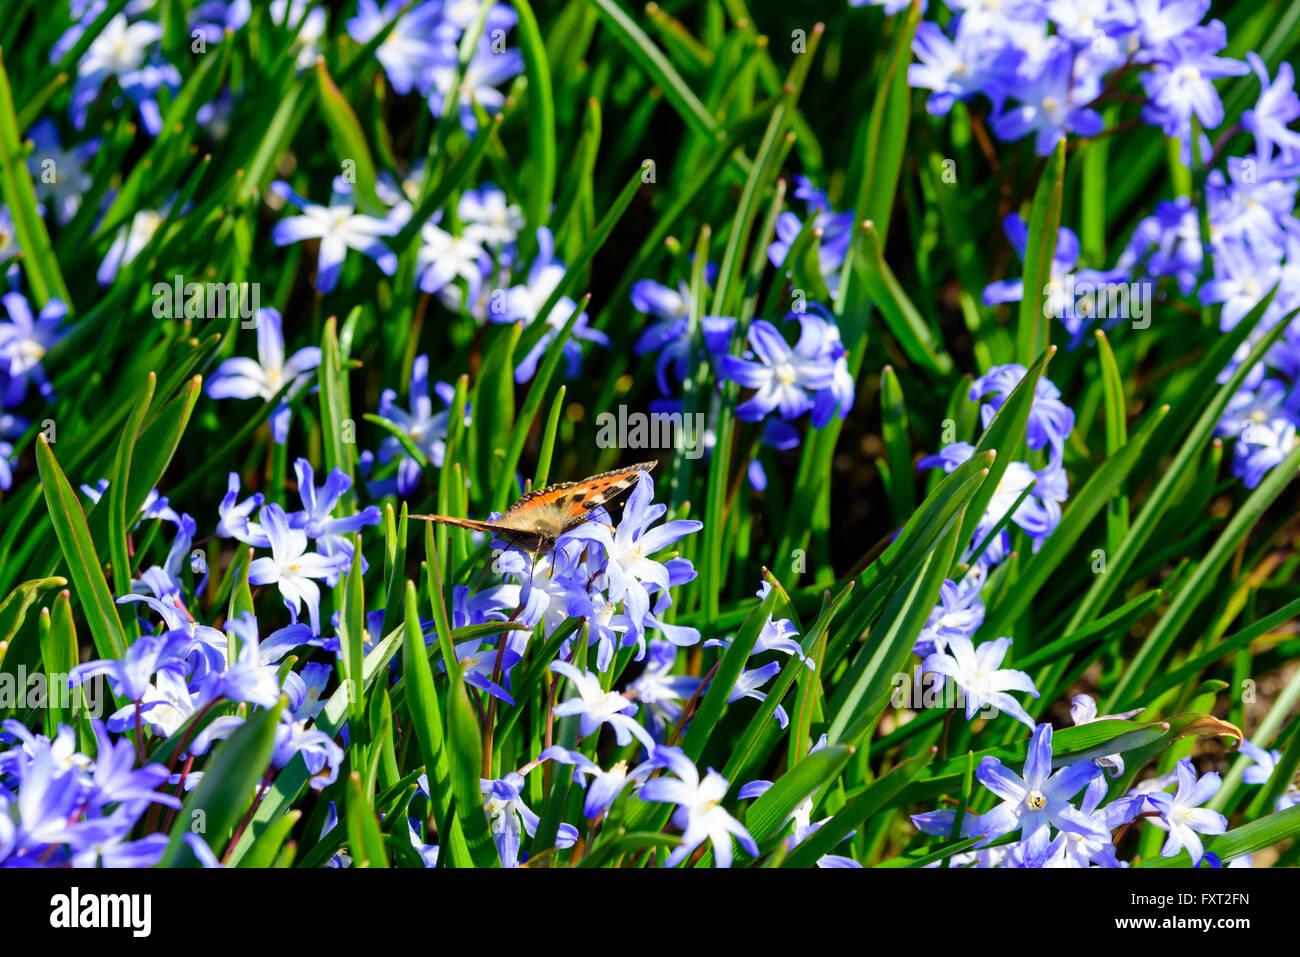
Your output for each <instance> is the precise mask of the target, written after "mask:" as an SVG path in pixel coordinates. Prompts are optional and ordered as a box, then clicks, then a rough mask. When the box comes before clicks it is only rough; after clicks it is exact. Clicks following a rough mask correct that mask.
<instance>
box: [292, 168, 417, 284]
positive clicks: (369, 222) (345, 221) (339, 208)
mask: <svg viewBox="0 0 1300 957" xmlns="http://www.w3.org/2000/svg"><path fill="white" fill-rule="evenodd" d="M271 190H272V192H274V193H275V194H276V195H277V196H280V197H282V198H283V199H285V200H287V201H288V202H289V203H291V204H292V205H293V206H295V207H297V208H298V209H299V210H301V212H302V215H300V216H290V217H289V218H288V219H282V220H280V221H279V222H278V223H276V224H275V228H274V229H273V230H271V240H272V241H273V242H274V243H275V244H276V245H277V246H288V245H291V244H293V243H300V242H303V241H304V240H307V239H318V240H320V254H319V256H318V257H317V263H316V288H317V289H318V290H320V291H321V292H333V291H334V288H335V286H337V285H338V281H339V274H340V273H341V272H342V270H343V259H344V257H345V256H346V255H347V251H348V250H349V249H355V250H356V251H357V252H359V253H362V254H364V255H366V256H368V257H370V258H371V259H373V260H374V261H375V262H376V263H378V264H379V269H380V271H381V272H383V273H384V274H385V275H388V276H391V275H392V274H393V273H395V272H396V271H397V254H396V253H394V252H393V251H392V250H390V249H389V248H388V247H387V246H385V245H384V243H383V242H382V240H381V239H380V238H379V237H381V236H392V235H393V234H394V233H396V232H397V231H398V229H399V228H400V227H399V226H398V224H397V223H395V222H393V221H392V220H390V219H377V218H376V217H374V216H366V215H363V214H361V213H358V212H357V211H356V206H355V204H354V203H353V200H352V186H351V184H350V183H348V181H347V180H345V179H344V178H343V177H342V176H336V177H334V192H333V195H332V196H331V197H330V202H329V205H328V206H319V205H317V204H315V203H312V202H309V201H308V200H305V199H303V198H302V197H301V196H299V195H298V194H297V193H295V192H294V191H293V190H292V189H290V188H289V184H288V183H285V182H283V181H282V180H276V181H275V182H274V183H272V184H271Z"/></svg>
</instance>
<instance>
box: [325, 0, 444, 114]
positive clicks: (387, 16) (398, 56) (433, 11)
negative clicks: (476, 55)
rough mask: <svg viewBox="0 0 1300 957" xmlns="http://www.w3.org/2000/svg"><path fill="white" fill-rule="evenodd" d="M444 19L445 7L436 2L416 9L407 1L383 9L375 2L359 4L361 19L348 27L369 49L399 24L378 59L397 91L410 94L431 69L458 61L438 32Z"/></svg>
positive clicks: (391, 1) (392, 2)
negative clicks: (373, 41) (377, 39)
mask: <svg viewBox="0 0 1300 957" xmlns="http://www.w3.org/2000/svg"><path fill="white" fill-rule="evenodd" d="M407 7H410V9H409V10H407V9H406V8H407ZM441 16H442V4H441V3H438V2H436V0H435V2H429V0H426V2H423V3H417V4H416V5H414V6H413V7H411V6H410V4H409V3H408V2H407V0H386V2H385V3H384V5H383V7H382V8H381V7H380V6H379V4H378V3H376V2H375V0H358V3H357V15H356V16H355V17H353V18H352V19H350V20H349V21H348V24H347V25H348V35H349V36H351V37H352V39H353V40H355V41H357V43H359V44H361V45H362V46H365V45H366V44H367V43H369V42H370V41H371V40H373V39H374V38H375V37H376V36H378V34H379V32H380V31H381V30H383V29H384V28H385V27H386V26H388V24H389V23H393V21H394V20H396V23H395V24H394V26H393V28H392V30H390V31H389V33H388V36H386V37H385V38H384V41H383V42H382V43H380V44H379V47H378V48H377V49H376V50H375V56H376V57H377V58H378V59H379V62H380V63H382V64H383V66H384V70H385V71H386V72H387V74H388V82H389V83H391V84H392V85H393V90H394V91H395V92H397V93H403V94H404V93H410V92H411V91H412V90H413V89H415V88H416V86H417V84H418V83H419V82H420V80H421V78H422V77H423V76H424V74H425V72H426V71H428V70H429V69H430V68H431V67H433V66H434V65H436V64H440V63H441V64H445V63H449V62H450V63H454V62H455V61H456V45H455V43H454V42H452V40H451V39H450V38H448V37H447V36H446V35H439V34H438V33H437V32H436V30H435V28H436V27H437V26H438V22H439V20H440V18H441Z"/></svg>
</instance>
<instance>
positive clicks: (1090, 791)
mask: <svg viewBox="0 0 1300 957" xmlns="http://www.w3.org/2000/svg"><path fill="white" fill-rule="evenodd" d="M1108 786H1109V785H1108V783H1107V781H1106V778H1105V776H1102V777H1097V778H1093V779H1092V781H1091V782H1090V783H1089V784H1088V787H1087V789H1086V790H1085V791H1084V792H1083V798H1082V799H1081V800H1080V801H1079V813H1080V814H1083V815H1087V816H1089V817H1091V818H1092V820H1093V821H1094V822H1095V823H1096V824H1097V825H1098V827H1099V830H1100V831H1101V832H1102V833H1101V834H1081V833H1079V832H1077V831H1061V832H1060V833H1059V834H1057V835H1056V839H1055V840H1054V841H1052V846H1051V848H1050V849H1049V850H1048V852H1047V858H1046V860H1045V861H1044V862H1043V866H1044V867H1090V866H1092V865H1094V864H1095V865H1097V866H1098V867H1124V866H1126V865H1124V864H1123V863H1121V862H1120V861H1119V860H1118V859H1117V858H1116V857H1115V845H1114V844H1113V843H1111V838H1110V834H1111V831H1113V830H1115V828H1117V827H1120V826H1122V825H1124V824H1128V823H1129V822H1131V821H1133V820H1136V818H1137V816H1138V815H1139V814H1141V813H1142V805H1143V802H1144V801H1145V798H1144V797H1143V795H1141V794H1128V795H1125V796H1124V797H1122V798H1119V799H1118V800H1115V801H1112V802H1111V803H1110V804H1108V805H1106V807H1099V805H1100V804H1101V802H1102V800H1103V799H1104V798H1105V797H1106V789H1107V787H1108Z"/></svg>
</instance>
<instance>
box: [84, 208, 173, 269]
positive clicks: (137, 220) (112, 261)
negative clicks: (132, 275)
mask: <svg viewBox="0 0 1300 957" xmlns="http://www.w3.org/2000/svg"><path fill="white" fill-rule="evenodd" d="M167 211H168V207H167V205H164V206H163V207H161V208H159V209H142V210H140V211H138V212H137V213H136V214H135V215H134V216H132V217H131V222H130V224H129V225H126V226H123V227H122V228H121V229H119V230H118V232H117V236H116V237H115V238H114V239H113V244H112V245H111V246H109V247H108V252H107V253H105V254H104V261H103V262H101V263H100V264H99V269H98V270H96V272H95V280H96V281H97V282H98V283H99V284H100V285H101V286H107V285H109V284H110V283H112V281H113V279H114V278H115V277H116V276H117V273H118V270H119V269H121V268H122V267H123V266H125V265H126V264H127V263H130V262H133V261H134V260H135V257H136V256H138V255H140V253H141V252H143V251H144V248H145V247H146V246H148V245H149V243H150V241H151V240H152V239H153V237H154V233H156V232H157V231H158V228H159V227H160V226H162V224H163V220H164V219H165V218H166V216H167Z"/></svg>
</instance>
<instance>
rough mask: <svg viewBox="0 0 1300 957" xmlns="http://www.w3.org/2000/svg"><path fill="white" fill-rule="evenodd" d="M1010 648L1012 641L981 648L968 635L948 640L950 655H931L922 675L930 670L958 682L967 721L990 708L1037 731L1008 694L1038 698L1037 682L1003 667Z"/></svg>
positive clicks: (996, 640)
mask: <svg viewBox="0 0 1300 957" xmlns="http://www.w3.org/2000/svg"><path fill="white" fill-rule="evenodd" d="M1010 649H1011V639H1010V638H996V639H994V640H993V641H986V642H984V644H982V645H980V646H979V648H978V649H977V648H976V647H975V645H974V643H973V642H972V641H971V640H970V639H969V638H967V637H965V636H964V635H952V636H951V637H949V639H948V650H949V652H950V654H944V653H941V652H936V653H934V654H932V655H930V656H929V657H927V658H926V659H925V662H924V663H923V664H922V665H921V673H922V674H925V672H927V671H930V672H934V673H935V674H940V675H947V676H948V677H950V678H952V679H953V680H954V681H955V682H956V683H957V687H958V688H960V689H961V690H962V692H963V694H964V695H965V697H966V720H967V721H969V720H971V719H972V718H974V717H975V713H976V712H977V711H979V710H980V709H981V708H983V707H984V706H985V705H988V706H989V707H992V708H997V709H998V710H999V711H1001V712H1003V713H1004V714H1009V715H1010V716H1011V717H1013V718H1015V719H1016V720H1017V721H1019V722H1021V723H1022V724H1024V725H1026V726H1027V727H1028V728H1029V729H1030V730H1033V729H1034V719H1033V718H1031V717H1030V716H1029V712H1027V711H1025V709H1024V708H1023V707H1022V706H1021V704H1020V702H1019V701H1017V700H1016V699H1015V698H1013V697H1011V695H1009V694H1007V692H1008V691H1027V692H1028V693H1029V694H1031V695H1033V696H1034V697H1035V698H1037V697H1038V689H1037V688H1036V687H1034V681H1033V679H1032V678H1030V677H1029V675H1027V674H1025V673H1024V672H1023V671H1015V670H1013V669H1009V668H1003V667H1001V665H1002V659H1003V658H1005V657H1006V654H1007V652H1008V651H1009V650H1010Z"/></svg>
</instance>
